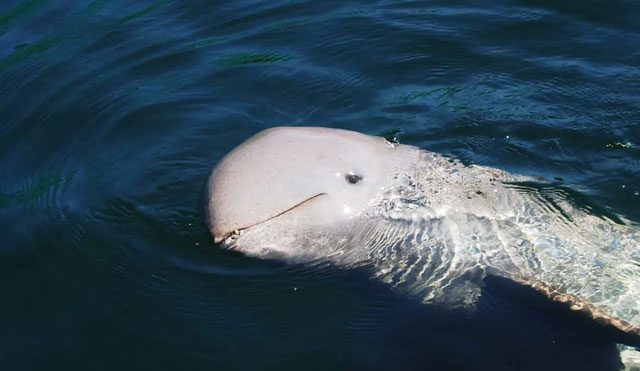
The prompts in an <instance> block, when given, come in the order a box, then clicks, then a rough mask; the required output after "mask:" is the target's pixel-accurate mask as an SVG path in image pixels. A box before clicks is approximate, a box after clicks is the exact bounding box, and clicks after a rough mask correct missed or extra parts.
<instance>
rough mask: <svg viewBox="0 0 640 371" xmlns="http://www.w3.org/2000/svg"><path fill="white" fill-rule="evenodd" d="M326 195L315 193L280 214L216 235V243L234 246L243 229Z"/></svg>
mask: <svg viewBox="0 0 640 371" xmlns="http://www.w3.org/2000/svg"><path fill="white" fill-rule="evenodd" d="M326 195H327V194H326V193H324V192H323V193H318V194H315V195H313V196H311V197H308V198H306V199H304V200H302V201H301V202H298V203H297V204H295V205H293V206H291V207H290V208H288V209H286V210H284V211H282V212H280V213H278V214H276V215H274V216H271V217H268V218H267V219H265V220H263V221H260V222H257V223H254V224H251V225H248V226H246V227H242V228H238V229H236V230H234V231H232V232H231V233H228V234H226V235H224V236H220V237H214V238H213V240H214V242H216V243H220V242H223V241H224V243H225V245H229V246H232V245H231V244H230V243H232V242H233V240H235V239H236V238H237V237H239V236H240V234H241V233H242V231H244V230H245V229H249V228H251V227H255V226H256V225H259V224H262V223H266V222H268V221H270V220H273V219H275V218H278V217H280V216H282V215H284V214H286V213H288V212H290V211H292V210H294V209H296V208H298V207H300V206H302V205H304V204H306V203H308V202H311V201H313V200H315V199H316V198H318V197H320V196H326ZM230 239H231V241H229V240H230Z"/></svg>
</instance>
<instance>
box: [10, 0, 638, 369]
mask: <svg viewBox="0 0 640 371" xmlns="http://www.w3.org/2000/svg"><path fill="white" fill-rule="evenodd" d="M638 45H640V3H638V2H636V1H622V0H614V1H607V2H605V1H582V2H578V1H569V2H563V1H550V0H520V1H517V0H513V1H507V0H503V1H491V2H483V3H482V4H480V3H478V2H464V1H463V2H456V3H453V2H450V1H390V0H389V1H360V2H357V1H353V2H344V1H303V0H298V1H296V0H290V1H284V0H283V1H240V0H234V1H124V0H113V1H106V0H96V1H93V2H87V1H73V0H62V1H50V0H6V1H3V2H2V3H1V4H0V149H1V150H0V174H1V176H0V237H1V240H2V244H1V246H0V295H1V299H0V321H1V322H0V328H2V336H0V360H1V361H2V364H3V365H4V366H3V367H4V368H6V369H11V370H23V369H25V370H26V369H47V370H57V369H60V370H74V369H79V370H80V369H82V370H85V369H105V370H107V369H108V370H112V369H136V370H140V369H153V370H159V369H177V368H180V369H208V370H211V369H225V370H227V369H278V370H282V369H318V370H325V369H343V370H353V369H408V370H409V369H410V370H421V369H433V370H441V369H491V370H511V369H523V370H539V369H542V368H544V369H547V370H552V369H567V367H570V368H572V369H594V370H607V369H616V367H617V365H618V359H617V353H616V350H615V345H614V343H613V341H612V339H611V338H610V337H608V336H607V334H605V333H603V332H602V331H600V330H599V329H597V328H594V327H593V326H590V324H589V323H585V322H584V321H580V320H576V319H574V318H572V317H571V316H568V315H567V313H565V312H564V311H562V310H561V309H559V308H556V307H554V306H550V305H548V304H547V303H545V302H544V301H542V302H540V301H539V300H538V299H537V297H536V296H535V295H532V294H531V293H528V292H522V291H521V290H519V289H518V288H514V287H511V286H510V285H509V284H508V283H504V282H488V283H487V289H486V290H485V291H486V292H485V295H483V298H482V300H481V303H480V305H479V307H480V311H479V312H478V313H473V314H469V313H456V312H451V311H447V310H443V309H442V308H434V307H430V306H424V305H421V304H419V303H416V302H415V301H413V300H412V299H411V298H407V297H403V296H400V295H397V294H394V293H393V292H391V291H390V290H389V289H388V288H387V287H385V286H384V285H379V284H376V283H374V282H371V281H370V280H369V279H368V275H367V272H360V271H343V270H339V269H336V268H334V267H330V266H323V267H310V266H287V265H281V264H277V263H273V262H265V261H257V260H252V259H249V258H246V257H242V256H238V255H234V254H229V253H225V252H223V251H221V250H219V249H217V248H216V247H215V246H214V245H213V244H212V242H211V239H210V237H209V236H208V233H207V231H206V228H205V227H204V225H203V222H202V220H203V215H202V210H201V202H202V198H201V197H202V189H203V187H204V183H205V180H206V177H207V175H208V172H209V171H210V170H211V168H212V167H213V166H214V165H215V163H216V162H217V161H218V160H219V159H220V158H221V157H222V156H223V155H224V154H225V153H226V152H228V151H229V150H230V149H232V148H233V147H234V146H236V145H237V144H239V143H240V142H241V141H243V140H244V139H246V138H248V137H249V136H250V135H252V134H254V133H256V132H258V131H259V130H261V129H264V128H268V127H272V126H276V125H321V126H330V127H339V128H345V129H351V130H357V131H361V132H365V133H368V134H375V135H387V136H396V137H397V138H398V139H399V140H400V141H401V142H403V143H408V144H413V145H417V146H420V147H422V148H425V149H429V150H433V151H438V152H441V153H445V154H448V155H451V156H455V157H457V158H460V159H462V160H463V161H465V162H469V163H479V164H483V165H489V166H494V167H499V168H502V169H506V170H509V171H512V172H519V173H524V174H529V175H539V176H544V177H546V178H548V179H553V180H554V181H555V182H557V183H558V184H560V185H562V186H567V187H571V188H572V189H575V190H577V191H579V192H580V193H581V194H582V195H584V196H585V197H586V198H587V199H588V201H589V202H590V203H596V204H598V205H600V206H602V207H604V208H607V209H609V210H610V211H612V212H615V213H619V214H622V215H626V216H627V217H628V218H630V219H632V220H636V221H638V220H640V196H639V194H640V129H639V125H640V122H639V121H638V120H639V117H640V108H639V107H640V48H639V47H638Z"/></svg>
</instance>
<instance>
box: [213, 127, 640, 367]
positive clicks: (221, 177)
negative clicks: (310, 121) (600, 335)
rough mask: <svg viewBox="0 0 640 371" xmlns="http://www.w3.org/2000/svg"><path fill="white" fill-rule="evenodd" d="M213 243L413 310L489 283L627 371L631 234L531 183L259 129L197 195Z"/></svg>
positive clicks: (632, 227)
mask: <svg viewBox="0 0 640 371" xmlns="http://www.w3.org/2000/svg"><path fill="white" fill-rule="evenodd" d="M205 213H206V223H207V226H208V228H209V230H210V232H211V234H212V236H213V239H214V240H215V242H217V243H220V245H221V246H223V247H225V248H227V249H229V250H234V251H238V252H240V253H242V254H245V255H247V256H251V257H257V258H263V259H277V260H282V261H285V262H313V261H327V262H331V263H332V264H336V265H340V266H344V267H357V266H368V267H371V268H372V269H371V272H372V276H373V277H374V278H375V279H379V280H381V281H383V282H386V283H388V284H389V285H390V286H391V287H393V288H394V289H396V290H400V291H402V292H405V293H407V294H409V295H412V296H415V297H417V298H418V299H419V300H421V301H423V302H425V303H444V304H447V305H451V306H455V307H461V308H472V307H473V305H474V303H475V302H476V300H477V299H478V297H479V295H480V294H481V289H482V286H483V282H484V280H485V278H487V277H488V276H498V277H501V278H506V279H509V280H513V281H515V282H517V283H518V284H521V285H524V286H528V287H530V288H533V289H535V290H537V291H538V292H540V293H541V294H543V295H545V296H546V297H548V298H549V299H550V300H553V301H556V302H560V303H564V304H566V306H567V307H568V308H569V309H570V310H572V311H575V312H576V313H577V314H580V315H583V316H586V317H587V318H590V319H593V320H594V321H596V322H597V323H599V324H600V325H602V326H603V327H604V328H607V329H610V330H612V331H614V332H615V333H616V334H619V336H618V337H617V338H616V341H619V342H620V343H621V345H620V350H621V358H622V361H623V363H624V364H625V365H626V366H627V367H637V366H638V365H639V364H640V356H639V355H640V352H638V351H637V349H634V347H638V346H640V249H638V241H640V225H639V224H637V223H635V222H633V221H631V220H628V219H626V218H624V217H622V216H618V215H615V214H614V213H612V212H610V211H608V210H607V209H606V208H603V207H599V206H598V205H595V204H592V203H590V202H588V200H587V198H586V197H584V196H583V195H581V194H580V193H579V192H577V191H575V190H573V189H571V188H569V187H566V186H562V185H558V184H555V183H552V182H549V181H546V180H544V179H542V178H536V177H531V176H525V175H518V174H512V173H509V172H506V171H503V170H499V169H496V168H491V167H486V166H478V165H465V164H463V163H461V162H460V161H457V160H455V159H451V158H447V157H446V156H443V155H440V154H437V153H433V152H429V151H426V150H423V149H420V148H417V147H414V146H410V145H403V144H398V143H392V142H390V141H387V140H386V139H384V138H380V137H375V136H369V135H365V134H361V133H357V132H353V131H348V130H341V129H330V128H321V127H276V128H271V129H267V130H264V131H262V132H260V133H258V134H256V135H254V136H253V137H251V138H249V139H248V140H246V141H245V142H244V143H242V144H240V145H239V146H238V147H236V148H235V149H234V150H232V151H231V152H230V153H228V154H227V155H226V156H225V157H224V158H222V160H220V162H219V163H218V164H217V165H216V166H215V168H214V169H213V170H212V172H211V175H210V176H209V179H208V182H207V189H206V205H205Z"/></svg>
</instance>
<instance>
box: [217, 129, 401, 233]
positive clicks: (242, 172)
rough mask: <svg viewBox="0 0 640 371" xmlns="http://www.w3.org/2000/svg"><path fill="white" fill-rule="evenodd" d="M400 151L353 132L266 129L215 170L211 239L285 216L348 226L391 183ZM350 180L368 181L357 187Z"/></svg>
mask: <svg viewBox="0 0 640 371" xmlns="http://www.w3.org/2000/svg"><path fill="white" fill-rule="evenodd" d="M397 151H398V150H397V149H396V148H394V146H393V145H392V144H391V143H389V142H387V141H386V140H384V139H383V138H378V137H372V136H368V135H364V134H360V133H356V132H352V131H347V130H340V129H328V128H319V127H277V128H273V129H268V130H264V131H262V132H260V133H258V134H257V135H255V136H253V137H251V138H249V139H248V140H247V141H245V142H244V143H242V144H240V145H239V146H238V147H237V148H235V149H234V150H233V151H231V152H230V153H229V154H227V155H226V156H225V157H224V158H223V159H222V160H221V161H220V162H219V163H218V165H217V166H216V167H215V169H214V170H213V171H212V173H211V176H210V178H209V182H208V192H209V194H208V205H207V223H208V225H209V228H210V231H211V234H212V235H213V237H214V239H215V240H216V241H217V242H220V241H222V240H224V239H226V238H227V237H229V236H230V235H231V234H233V233H234V231H238V230H242V229H245V228H249V227H252V226H255V225H257V224H260V223H263V222H265V221H267V220H270V219H272V218H275V217H277V216H280V215H282V214H283V213H293V212H295V213H296V219H297V221H298V222H299V223H300V222H302V223H303V222H304V221H305V220H306V221H308V222H309V223H314V224H318V223H321V224H322V223H336V222H341V221H345V220H349V219H350V218H353V217H354V216H356V215H358V214H359V213H360V212H362V210H364V209H365V208H366V206H367V204H368V203H369V201H370V200H372V199H373V198H374V197H375V196H376V195H377V194H378V192H379V191H380V189H381V188H383V187H384V186H385V185H386V184H387V183H388V182H389V179H388V178H389V177H390V176H391V175H390V174H392V173H393V168H394V167H395V162H396V160H397V156H394V152H397ZM349 174H352V175H357V176H359V177H361V178H362V179H361V180H359V181H358V183H357V184H351V183H349V181H348V180H347V178H346V177H347V175H349Z"/></svg>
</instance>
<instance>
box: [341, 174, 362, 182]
mask: <svg viewBox="0 0 640 371" xmlns="http://www.w3.org/2000/svg"><path fill="white" fill-rule="evenodd" d="M344 178H345V179H346V180H347V182H349V184H358V183H359V182H360V181H361V180H362V177H361V176H360V175H357V174H353V173H349V174H347V175H345V177H344Z"/></svg>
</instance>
